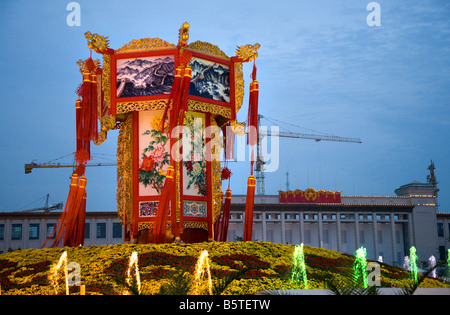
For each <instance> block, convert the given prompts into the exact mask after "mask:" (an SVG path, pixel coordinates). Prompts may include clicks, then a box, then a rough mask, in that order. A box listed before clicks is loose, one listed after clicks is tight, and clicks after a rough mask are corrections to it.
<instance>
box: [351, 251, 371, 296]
mask: <svg viewBox="0 0 450 315" xmlns="http://www.w3.org/2000/svg"><path fill="white" fill-rule="evenodd" d="M366 256H367V250H366V248H365V247H364V246H361V247H360V248H358V249H357V250H356V254H355V262H354V263H353V275H354V279H355V280H356V282H357V283H361V284H362V286H363V288H364V289H367V288H368V287H369V283H368V281H367V259H366Z"/></svg>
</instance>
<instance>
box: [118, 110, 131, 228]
mask: <svg viewBox="0 0 450 315" xmlns="http://www.w3.org/2000/svg"><path fill="white" fill-rule="evenodd" d="M132 175H133V117H132V116H131V115H129V116H128V118H127V119H126V121H125V123H124V124H122V125H121V127H120V131H119V137H118V139H117V214H118V216H119V219H120V222H121V223H122V225H123V226H127V225H128V224H131V223H132V218H133V176H132Z"/></svg>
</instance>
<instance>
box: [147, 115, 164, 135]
mask: <svg viewBox="0 0 450 315" xmlns="http://www.w3.org/2000/svg"><path fill="white" fill-rule="evenodd" d="M161 120H162V115H155V116H154V117H153V119H152V121H151V122H150V127H151V128H152V129H155V130H158V131H161ZM164 129H167V124H166V123H164ZM165 131H166V130H165Z"/></svg>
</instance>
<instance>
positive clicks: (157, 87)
mask: <svg viewBox="0 0 450 315" xmlns="http://www.w3.org/2000/svg"><path fill="white" fill-rule="evenodd" d="M174 78H175V60H174V56H151V57H139V58H130V59H118V60H117V71H116V87H117V93H116V96H117V97H118V98H119V97H120V98H121V97H136V96H148V95H159V94H170V90H171V88H172V84H173V80H174Z"/></svg>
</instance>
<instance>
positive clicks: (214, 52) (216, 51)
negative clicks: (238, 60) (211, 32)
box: [187, 40, 231, 60]
mask: <svg viewBox="0 0 450 315" xmlns="http://www.w3.org/2000/svg"><path fill="white" fill-rule="evenodd" d="M187 48H188V49H189V50H190V51H194V52H198V53H201V54H205V55H208V56H211V57H216V58H220V59H225V60H231V58H230V57H228V56H227V55H226V54H225V53H224V52H223V51H222V50H221V49H220V48H219V47H218V46H216V45H213V44H210V43H207V42H202V41H199V40H198V41H196V42H193V43H191V44H189V45H188V46H187Z"/></svg>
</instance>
